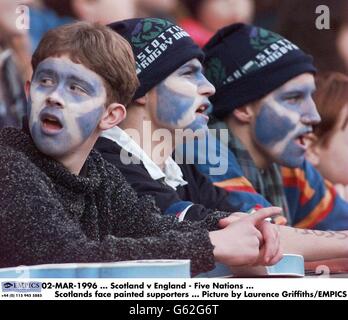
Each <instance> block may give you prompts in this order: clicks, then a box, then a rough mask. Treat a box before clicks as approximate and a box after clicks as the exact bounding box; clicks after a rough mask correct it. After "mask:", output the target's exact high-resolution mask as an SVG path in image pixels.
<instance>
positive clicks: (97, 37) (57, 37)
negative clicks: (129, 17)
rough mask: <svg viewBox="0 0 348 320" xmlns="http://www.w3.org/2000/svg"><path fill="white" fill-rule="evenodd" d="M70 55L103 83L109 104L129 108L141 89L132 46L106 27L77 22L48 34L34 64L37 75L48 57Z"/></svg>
mask: <svg viewBox="0 0 348 320" xmlns="http://www.w3.org/2000/svg"><path fill="white" fill-rule="evenodd" d="M64 54H67V55H69V58H70V59H71V60H72V61H73V62H75V63H81V64H83V65H84V66H85V67H87V68H88V69H90V70H92V71H94V72H95V73H97V74H98V75H99V76H100V77H101V78H103V80H104V84H105V87H106V93H107V104H110V103H112V102H119V103H122V104H123V105H128V104H129V103H130V102H131V100H132V97H133V95H134V92H135V90H136V89H137V87H138V85H139V81H138V78H137V75H136V70H135V61H134V56H133V53H132V49H131V47H130V45H129V43H128V42H127V41H126V40H125V39H123V38H122V37H121V36H120V35H119V34H117V33H116V32H114V31H112V30H111V29H109V28H108V27H106V26H102V25H99V24H95V23H89V22H75V23H71V24H67V25H64V26H61V27H58V28H56V29H52V30H50V31H48V32H47V33H46V34H45V35H44V37H43V38H42V40H41V42H40V44H39V46H38V47H37V49H36V50H35V52H34V55H33V57H32V60H31V64H32V66H33V71H34V72H35V70H36V68H37V66H38V65H39V63H40V62H41V61H43V60H45V59H46V58H49V57H55V56H56V57H57V56H61V55H64Z"/></svg>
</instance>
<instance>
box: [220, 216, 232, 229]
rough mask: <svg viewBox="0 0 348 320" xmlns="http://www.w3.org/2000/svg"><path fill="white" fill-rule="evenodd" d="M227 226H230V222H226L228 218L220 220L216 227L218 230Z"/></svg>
mask: <svg viewBox="0 0 348 320" xmlns="http://www.w3.org/2000/svg"><path fill="white" fill-rule="evenodd" d="M229 224H230V221H229V220H228V218H224V219H221V220H219V222H218V226H219V227H220V228H226V227H227V226H228V225H229Z"/></svg>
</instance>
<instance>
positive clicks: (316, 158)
mask: <svg viewBox="0 0 348 320" xmlns="http://www.w3.org/2000/svg"><path fill="white" fill-rule="evenodd" d="M320 150H321V149H320V147H319V146H318V145H317V144H316V143H313V142H312V145H311V146H310V147H309V148H308V149H307V151H306V159H307V160H308V161H309V162H310V163H311V164H312V165H313V166H314V167H318V166H319V164H320Z"/></svg>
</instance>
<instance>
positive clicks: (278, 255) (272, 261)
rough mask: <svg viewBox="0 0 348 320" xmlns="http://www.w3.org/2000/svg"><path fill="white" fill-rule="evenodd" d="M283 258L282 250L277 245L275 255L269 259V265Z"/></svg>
mask: <svg viewBox="0 0 348 320" xmlns="http://www.w3.org/2000/svg"><path fill="white" fill-rule="evenodd" d="M282 258H283V251H282V249H281V247H279V249H278V251H277V253H276V255H275V256H274V257H273V258H272V260H271V261H269V265H270V266H273V265H274V264H276V263H278V262H279V261H280V260H281V259H282Z"/></svg>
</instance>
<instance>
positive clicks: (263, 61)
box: [198, 24, 348, 229]
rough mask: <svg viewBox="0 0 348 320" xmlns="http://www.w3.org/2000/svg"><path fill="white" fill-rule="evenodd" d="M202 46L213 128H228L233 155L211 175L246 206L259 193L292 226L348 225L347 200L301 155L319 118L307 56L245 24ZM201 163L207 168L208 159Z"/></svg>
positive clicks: (204, 170)
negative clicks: (222, 170) (213, 90)
mask: <svg viewBox="0 0 348 320" xmlns="http://www.w3.org/2000/svg"><path fill="white" fill-rule="evenodd" d="M204 51H205V53H206V60H205V68H206V76H207V78H208V79H209V80H210V81H211V82H212V83H213V84H214V85H215V87H216V94H215V95H214V96H213V97H212V98H211V101H212V102H213V105H214V111H213V113H214V115H215V118H216V120H215V121H214V122H213V123H212V124H211V126H210V127H211V128H216V129H227V130H228V132H229V139H228V143H227V146H228V148H229V150H230V151H231V153H230V156H231V159H233V157H236V159H234V161H233V163H232V162H231V165H230V166H229V167H228V172H227V173H226V174H225V175H223V176H211V179H212V180H213V181H214V182H215V183H216V185H218V186H220V187H223V188H225V189H226V190H229V191H233V194H234V195H235V196H238V197H240V201H241V202H243V203H244V204H245V205H244V209H248V208H250V206H257V205H261V206H264V203H261V201H260V199H259V195H258V194H257V193H259V194H262V195H263V196H264V198H265V199H266V200H268V201H269V202H270V203H272V204H273V205H279V206H281V207H282V208H283V210H284V212H285V215H286V217H287V219H288V222H289V223H290V224H292V225H295V226H299V227H307V228H314V227H315V228H319V229H328V228H329V229H346V228H347V227H348V219H347V216H348V204H347V203H346V202H345V201H343V200H342V199H341V198H340V197H337V195H336V193H335V190H334V188H333V187H332V185H331V184H330V183H329V182H327V181H325V180H324V179H323V178H322V177H321V175H320V174H319V173H318V172H317V171H316V170H315V169H314V168H313V167H312V166H311V165H310V164H309V163H308V162H307V161H305V157H304V156H305V151H306V148H307V146H306V138H307V135H308V134H309V133H310V132H311V131H312V126H313V125H315V124H317V123H318V122H319V121H320V117H319V115H318V113H317V110H316V107H315V104H314V102H313V100H312V94H313V92H314V90H315V84H314V76H313V75H314V74H315V72H316V69H315V67H314V66H313V64H312V58H311V57H310V56H308V55H306V54H305V53H304V52H303V51H302V50H300V49H299V48H298V47H297V46H296V45H295V44H293V43H291V42H290V41H288V40H286V39H284V38H283V37H281V36H280V35H278V34H275V33H273V32H270V31H268V30H265V29H262V28H258V27H255V26H252V25H243V24H237V25H233V26H229V27H226V28H224V29H222V30H220V31H219V32H218V33H217V34H216V35H215V36H214V37H213V38H212V39H211V41H210V42H209V43H208V44H207V45H206V47H205V48H204ZM235 160H237V163H238V165H236V161H235ZM229 161H231V160H230V159H229ZM198 167H199V169H200V170H201V171H203V172H208V170H209V167H210V164H209V163H208V164H207V165H199V166H198ZM243 176H245V177H246V178H247V179H248V180H249V183H248V182H247V183H245V180H244V178H242V177H243ZM241 179H242V180H243V181H244V183H243V184H242V185H241V184H240V183H239V182H240V181H242V180H241ZM244 187H248V188H249V189H248V190H246V189H245V188H244ZM243 188H244V189H243ZM233 194H232V195H231V196H233ZM246 199H248V201H245V200H246ZM251 199H254V201H252V200H251Z"/></svg>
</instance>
